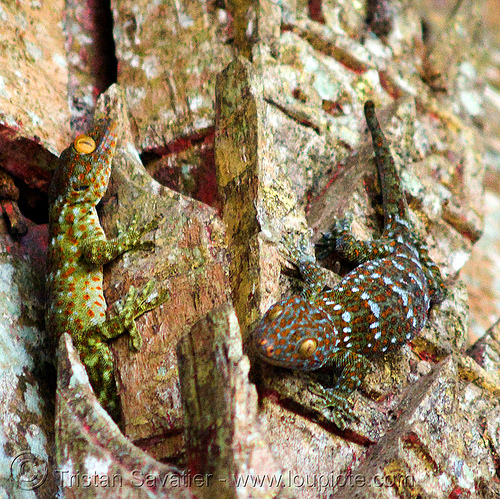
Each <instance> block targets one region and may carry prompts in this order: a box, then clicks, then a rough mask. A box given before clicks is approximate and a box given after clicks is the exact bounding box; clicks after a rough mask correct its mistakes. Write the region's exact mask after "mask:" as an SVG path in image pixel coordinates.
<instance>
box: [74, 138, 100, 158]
mask: <svg viewBox="0 0 500 499" xmlns="http://www.w3.org/2000/svg"><path fill="white" fill-rule="evenodd" d="M73 147H74V148H75V151H76V152H78V153H80V154H90V153H91V152H94V151H95V148H96V145H95V141H94V139H93V138H92V137H89V136H88V135H79V136H78V137H77V138H76V139H75V140H74V142H73Z"/></svg>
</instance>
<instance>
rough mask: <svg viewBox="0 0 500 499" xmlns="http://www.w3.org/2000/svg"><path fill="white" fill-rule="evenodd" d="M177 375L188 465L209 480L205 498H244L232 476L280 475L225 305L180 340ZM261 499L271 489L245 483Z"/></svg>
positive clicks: (234, 325)
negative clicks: (263, 429) (265, 438)
mask: <svg viewBox="0 0 500 499" xmlns="http://www.w3.org/2000/svg"><path fill="white" fill-rule="evenodd" d="M177 353H178V356H179V374H180V380H181V393H182V401H183V407H184V413H185V425H186V428H185V432H186V445H187V456H188V461H189V462H188V464H189V468H190V469H191V471H192V472H193V473H199V474H201V476H203V477H206V479H207V480H210V489H209V490H205V491H204V495H203V497H204V498H214V499H217V498H220V497H224V498H227V499H230V498H234V499H236V498H239V497H242V496H241V495H240V493H239V492H237V490H236V482H235V477H236V476H244V475H249V476H250V475H253V476H257V475H262V476H264V475H269V476H272V475H273V474H274V473H279V469H278V467H277V465H276V463H275V462H274V459H273V457H272V454H271V452H270V450H269V447H268V446H267V444H266V442H265V441H264V439H263V437H262V435H261V433H260V428H261V427H262V426H261V421H260V418H259V417H258V415H257V392H256V390H255V387H254V386H253V385H252V384H250V382H249V381H248V370H249V368H250V365H249V362H248V358H247V357H246V356H244V355H243V354H242V350H241V335H240V330H239V327H238V321H237V319H236V315H235V313H234V310H233V308H232V306H231V305H230V304H229V303H228V304H225V305H223V306H222V307H220V308H219V309H217V310H214V311H212V312H211V313H210V314H208V315H207V316H205V317H204V318H203V319H200V320H199V321H198V322H197V323H196V324H195V325H194V326H193V327H192V328H191V331H190V332H189V334H188V335H187V336H186V337H185V338H183V340H182V341H181V342H180V343H179V346H178V349H177ZM248 489H249V490H248V492H247V493H249V494H250V495H251V497H255V498H264V497H270V494H272V493H273V491H274V492H276V489H275V488H273V487H260V488H252V487H250V486H249V487H248Z"/></svg>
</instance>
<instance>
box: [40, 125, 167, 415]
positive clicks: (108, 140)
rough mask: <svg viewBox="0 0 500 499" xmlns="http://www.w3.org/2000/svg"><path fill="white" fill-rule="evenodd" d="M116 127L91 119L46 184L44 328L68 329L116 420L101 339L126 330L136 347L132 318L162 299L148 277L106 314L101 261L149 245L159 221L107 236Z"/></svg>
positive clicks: (105, 350)
mask: <svg viewBox="0 0 500 499" xmlns="http://www.w3.org/2000/svg"><path fill="white" fill-rule="evenodd" d="M118 132H119V127H118V123H117V121H116V120H113V119H111V118H105V119H102V120H99V121H96V123H95V125H94V127H93V128H92V130H91V131H90V132H89V133H88V134H87V135H80V136H78V137H77V138H76V139H75V140H74V141H73V143H72V144H71V145H70V146H69V147H68V148H67V149H66V150H65V151H63V153H62V154H61V156H60V158H59V162H58V165H57V168H56V170H55V171H54V175H53V179H52V183H51V185H50V189H49V204H50V209H49V248H48V273H47V292H48V306H47V313H46V327H47V330H48V331H50V332H51V333H52V334H54V336H55V337H56V338H59V336H60V335H61V334H63V333H69V334H70V335H71V337H72V339H73V342H74V344H75V347H76V348H77V350H78V352H79V353H80V358H81V359H82V362H83V363H84V365H85V367H86V369H87V373H88V375H89V379H90V382H91V384H92V386H93V388H94V391H95V393H96V396H97V398H98V400H99V402H100V403H101V405H102V406H103V407H104V408H105V409H106V410H107V411H108V412H109V413H110V415H111V416H112V417H113V419H115V420H117V419H118V418H119V402H118V394H117V391H116V384H115V379H114V374H113V357H112V354H111V351H110V349H109V346H108V345H107V341H108V340H110V339H112V338H115V337H117V336H119V335H121V334H123V333H125V332H129V333H130V341H129V347H130V349H131V350H134V351H137V350H139V349H140V347H141V336H140V334H139V332H138V331H137V329H136V326H135V322H134V319H136V318H137V317H139V316H140V315H142V314H144V313H145V312H147V311H149V310H152V309H153V308H155V307H157V306H158V305H160V304H161V303H162V302H164V301H165V299H166V296H165V294H159V295H158V294H155V293H153V292H152V287H153V284H154V282H153V281H150V282H149V283H148V284H146V286H145V287H144V289H143V290H142V291H140V292H137V290H136V289H135V288H134V287H133V286H131V287H130V290H129V292H128V293H127V296H126V297H125V299H124V301H123V303H122V305H121V307H119V310H118V315H117V316H115V317H113V318H111V319H107V318H106V308H107V306H106V301H105V299H104V294H103V288H102V284H103V265H104V264H106V263H108V262H111V261H112V260H114V259H115V258H117V257H118V256H120V255H122V254H123V253H125V252H126V251H129V250H132V249H142V250H151V249H152V248H153V247H154V244H153V242H151V241H141V240H140V239H141V237H142V236H143V235H144V234H146V233H147V232H150V231H152V230H154V229H156V228H157V227H158V224H159V222H160V220H159V219H158V218H155V219H154V220H152V221H151V222H149V223H148V224H146V225H145V226H144V227H143V228H137V227H133V228H130V229H128V230H127V232H126V233H125V234H123V235H120V236H119V237H117V238H116V239H110V240H107V239H106V236H105V234H104V231H103V230H102V227H101V225H100V223H99V218H98V217H97V212H96V205H97V203H99V201H100V200H101V198H102V197H103V196H104V194H105V192H106V190H107V187H108V182H109V177H110V174H111V162H112V160H113V156H114V153H115V149H116V143H117V139H118Z"/></svg>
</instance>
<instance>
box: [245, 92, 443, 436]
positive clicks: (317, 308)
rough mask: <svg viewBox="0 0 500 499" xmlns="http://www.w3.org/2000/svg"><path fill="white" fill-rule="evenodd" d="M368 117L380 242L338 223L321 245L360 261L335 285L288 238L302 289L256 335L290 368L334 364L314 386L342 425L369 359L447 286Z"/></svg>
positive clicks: (417, 323)
mask: <svg viewBox="0 0 500 499" xmlns="http://www.w3.org/2000/svg"><path fill="white" fill-rule="evenodd" d="M365 116H366V121H367V124H368V128H369V130H370V133H371V135H372V139H373V148H374V150H375V161H376V164H377V169H378V173H379V179H380V184H381V189H382V197H383V210H384V230H383V233H382V236H381V238H380V239H377V240H373V241H359V240H357V239H356V238H355V237H354V236H353V235H352V234H351V233H350V231H349V228H348V226H347V223H346V222H345V221H344V222H338V223H337V224H335V225H334V227H333V228H332V231H331V233H327V234H324V235H323V238H322V239H321V240H320V242H319V243H318V249H320V250H322V251H321V253H322V254H321V255H320V256H326V255H327V254H329V253H330V252H333V251H334V252H335V253H337V254H340V255H341V256H342V257H343V258H345V259H347V260H348V261H350V262H352V263H356V264H358V266H357V267H356V268H355V269H354V270H353V271H352V272H350V273H348V274H347V275H346V276H345V277H343V278H342V279H341V280H340V282H339V283H338V284H337V285H336V286H335V287H333V288H332V289H327V290H324V288H325V279H324V277H323V275H324V274H323V273H322V271H321V268H320V267H319V266H318V265H317V264H316V263H315V261H314V259H313V258H312V257H310V256H307V255H305V254H304V253H303V252H302V251H300V250H299V249H296V248H293V247H292V246H291V244H290V243H288V240H287V239H285V241H284V243H285V244H284V246H285V251H286V258H287V259H288V260H289V261H290V262H291V263H293V264H294V265H295V266H297V267H298V269H299V271H300V273H301V275H302V278H303V279H304V281H305V287H304V289H303V291H302V294H301V295H300V296H292V297H290V298H287V299H283V300H282V301H279V302H278V303H276V304H275V305H273V306H272V307H271V308H270V309H269V310H268V311H267V313H266V314H265V315H264V317H263V318H262V320H261V322H260V323H259V325H258V326H257V328H256V330H255V332H254V343H255V345H256V350H257V353H258V355H259V357H261V358H262V359H264V360H265V361H267V362H269V363H271V364H274V365H277V366H281V367H286V368H289V369H296V370H303V371H313V370H316V369H320V368H324V367H335V368H337V369H338V370H339V371H340V376H339V378H338V380H337V382H336V385H335V386H334V387H333V388H328V389H327V388H324V387H322V386H321V385H319V384H312V385H311V386H312V391H313V392H315V393H316V394H318V395H320V396H321V397H322V398H323V399H325V402H324V403H323V407H332V408H333V413H332V417H333V419H334V421H335V423H336V424H337V426H339V427H341V428H342V427H344V426H345V422H346V421H347V420H352V419H355V416H354V414H353V411H352V409H351V407H350V405H349V404H348V401H347V399H348V397H349V395H350V394H351V393H352V392H353V391H354V390H355V389H356V388H358V387H359V386H360V384H361V380H362V378H363V376H364V375H365V374H366V373H368V372H369V371H370V370H371V363H370V361H369V359H370V358H373V357H377V356H381V355H384V354H385V353H386V352H389V351H391V350H394V349H396V348H398V347H401V346H402V345H404V344H405V343H408V342H409V341H410V340H411V339H412V338H413V337H414V336H415V335H416V334H417V333H418V332H419V331H420V330H421V329H422V328H423V327H424V325H425V323H426V320H427V314H428V311H429V308H430V306H431V304H433V303H438V302H440V301H442V299H443V297H444V292H445V291H444V284H443V280H442V277H441V274H440V271H439V269H438V267H437V265H436V264H435V263H434V262H432V260H431V259H430V258H429V256H428V251H427V246H426V244H425V243H424V242H423V241H422V240H421V239H420V238H419V237H418V236H417V235H416V233H415V232H414V229H413V226H412V223H411V221H410V218H409V215H408V206H407V204H406V199H405V196H404V193H403V189H402V187H401V182H400V178H399V175H398V172H397V168H396V165H395V163H394V160H393V158H392V156H391V154H390V152H389V148H388V146H387V143H386V139H385V137H384V135H383V134H382V131H381V129H380V125H379V123H378V120H377V118H376V116H375V111H374V105H373V103H372V102H371V101H367V102H366V104H365Z"/></svg>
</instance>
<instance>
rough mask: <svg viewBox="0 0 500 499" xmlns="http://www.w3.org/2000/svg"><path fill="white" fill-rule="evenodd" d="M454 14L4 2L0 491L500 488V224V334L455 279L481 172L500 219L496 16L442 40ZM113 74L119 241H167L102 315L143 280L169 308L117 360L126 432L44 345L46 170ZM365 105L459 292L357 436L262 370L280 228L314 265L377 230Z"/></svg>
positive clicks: (394, 8)
mask: <svg viewBox="0 0 500 499" xmlns="http://www.w3.org/2000/svg"><path fill="white" fill-rule="evenodd" d="M435 4H436V2H433V4H432V7H431V8H429V6H427V7H425V5H424V4H423V3H422V4H421V3H416V2H403V1H394V2H387V1H374V2H367V4H365V3H363V2H353V1H351V0H338V1H317V0H310V1H309V2H302V1H299V2H291V1H290V2H289V1H286V0H285V1H283V2H279V3H275V2H271V1H267V0H261V1H258V2H247V1H239V0H238V1H228V2H227V3H226V4H225V5H224V4H222V3H220V2H184V3H183V2H178V1H176V2H172V1H166V0H164V1H160V2H139V3H138V2H129V3H127V2H122V1H114V2H112V5H111V6H110V7H109V6H108V7H106V6H105V5H104V7H103V5H101V4H100V5H98V3H97V2H91V1H88V2H71V1H70V2H66V4H65V6H63V5H62V3H58V2H45V3H39V2H31V3H23V2H17V3H12V2H11V3H8V4H6V3H3V4H1V5H0V21H1V23H2V34H1V35H0V36H1V40H2V45H1V46H2V50H1V51H0V52H1V53H0V60H1V63H2V64H0V146H1V147H0V168H1V169H2V174H1V175H0V209H1V211H2V215H3V218H2V219H0V241H1V242H0V312H1V313H0V315H1V317H2V319H1V321H0V401H1V402H2V404H1V407H2V409H1V418H0V444H1V447H0V492H4V495H5V496H6V497H54V496H55V495H56V494H57V493H58V492H59V494H60V495H61V496H67V497H143V496H144V497H201V498H203V497H214V498H215V497H235V498H236V497H238V498H243V497H282V498H292V497H297V498H306V499H308V498H324V497H335V498H337V497H339V498H340V497H420V498H434V497H437V498H440V497H451V498H458V497H478V498H479V497H497V496H498V494H500V487H499V486H498V483H499V476H500V473H499V471H498V470H499V462H500V443H499V442H500V438H499V432H500V430H499V428H500V408H499V404H498V397H499V396H500V376H499V372H500V371H499V370H500V354H499V352H500V343H499V342H500V338H499V336H500V335H499V333H498V322H496V318H497V317H498V306H497V305H496V301H497V294H498V286H497V285H496V284H495V282H497V281H496V280H495V279H496V275H498V274H495V273H492V272H488V273H485V274H484V275H483V274H482V273H481V272H482V271H483V269H484V268H488V269H490V268H491V269H494V264H495V259H496V260H498V258H497V255H496V254H495V251H496V252H497V251H498V250H497V249H493V256H491V255H492V248H496V247H497V246H495V245H498V234H497V232H498V231H496V230H494V229H492V228H491V227H493V226H494V225H493V224H489V225H487V227H486V232H487V238H486V239H485V241H486V243H483V244H485V245H486V246H484V248H485V249H484V251H486V252H489V253H486V254H487V255H488V254H489V255H490V257H489V258H490V262H491V263H488V266H486V265H485V264H484V262H483V261H482V260H479V262H478V260H477V259H476V261H475V263H474V262H473V264H472V265H471V266H469V269H470V270H469V278H468V281H469V282H471V281H472V283H473V284H474V282H476V284H477V281H478V278H479V279H480V280H479V283H480V284H479V285H478V288H479V290H480V293H481V294H480V293H479V292H477V291H476V292H475V293H474V294H473V299H474V301H473V304H474V305H475V308H479V305H481V304H482V303H481V302H486V303H487V305H488V306H489V308H487V309H486V310H487V312H486V313H483V316H484V317H478V318H476V319H475V322H474V326H473V330H474V331H475V333H476V334H477V333H478V331H480V332H484V330H485V329H487V327H486V326H485V324H487V325H488V326H490V325H491V324H493V323H494V325H493V326H491V328H490V329H489V330H488V331H487V333H486V334H485V335H484V336H483V337H482V338H481V339H480V340H478V341H477V342H476V343H475V344H474V345H468V344H467V335H468V332H469V328H468V321H469V313H468V308H467V304H468V299H467V294H466V291H465V287H464V285H463V284H462V283H461V281H460V280H459V279H458V278H457V276H458V272H459V271H460V270H461V268H462V267H463V265H464V263H465V262H466V260H467V259H468V257H469V254H470V252H471V250H472V251H474V248H473V244H474V243H475V242H476V241H477V240H478V238H479V237H480V235H481V232H482V230H483V226H482V221H481V220H482V218H481V217H482V199H483V196H482V178H483V176H482V175H483V168H482V167H483V163H485V164H486V165H489V166H490V168H491V171H490V172H489V174H488V177H487V179H489V182H490V191H489V194H488V197H487V199H488V200H489V201H490V202H497V203H498V186H495V182H496V183H498V172H495V171H494V168H495V167H496V168H498V158H499V157H500V153H499V152H498V151H500V146H499V145H498V133H499V130H498V128H497V127H498V123H500V119H498V117H499V116H500V105H499V102H500V97H499V88H500V76H499V74H500V72H499V70H498V61H497V62H496V63H495V62H494V58H493V57H492V58H491V60H490V62H488V61H487V58H485V57H483V52H482V50H483V37H484V35H483V34H482V33H481V31H480V30H478V29H477V28H478V22H479V19H480V18H479V15H480V12H479V9H480V8H481V6H482V2H474V1H472V0H470V1H464V2H457V3H456V5H454V7H453V9H452V8H450V9H449V11H448V12H447V13H445V15H443V16H441V17H442V19H444V21H442V22H438V21H437V20H436V16H435V14H436V11H437V8H435ZM367 17H368V19H367ZM112 20H113V21H114V25H113V35H114V40H112V39H111V27H112ZM496 53H497V54H498V51H497V52H496ZM234 56H239V57H235V58H234V59H233V57H234ZM485 60H486V63H485V62H484V61H485ZM484 67H486V68H488V72H484V71H482V70H481V68H484ZM115 78H117V79H118V83H119V84H120V85H121V87H122V90H120V89H118V88H117V87H113V88H112V89H110V90H109V91H108V93H107V94H106V95H105V96H104V97H102V98H101V100H100V101H99V105H98V107H99V110H98V113H99V112H100V113H102V112H103V111H104V110H106V109H111V108H112V109H114V111H113V112H117V113H119V116H120V120H121V123H122V126H123V127H124V130H125V131H126V133H125V139H124V140H123V141H122V143H121V144H119V146H118V153H117V157H116V161H115V163H114V165H113V168H114V170H113V177H112V182H111V184H110V188H109V192H108V196H107V197H106V199H105V200H104V202H103V203H102V206H101V218H102V220H103V225H104V227H105V230H106V232H107V233H108V234H109V235H114V234H115V233H116V231H117V226H118V225H120V224H121V225H122V226H127V225H129V224H130V223H131V222H132V221H133V220H135V221H136V222H137V223H141V222H145V221H148V220H149V219H150V218H151V217H153V216H154V215H155V214H160V213H161V214H162V215H164V217H165V222H164V223H163V224H162V225H161V227H160V228H159V229H158V230H157V231H156V232H155V233H154V234H151V235H150V236H148V237H151V238H153V239H154V241H155V243H156V247H155V250H154V251H153V252H150V253H144V252H142V253H141V252H135V253H131V254H129V255H126V256H125V257H124V258H122V259H120V260H118V261H117V262H115V263H113V264H112V265H110V266H108V268H107V269H106V274H105V280H106V289H105V293H106V299H107V301H108V304H110V306H112V304H113V303H114V302H115V301H116V300H119V299H120V298H122V297H123V296H124V294H125V293H126V290H127V288H128V287H129V286H130V285H131V284H133V285H134V286H137V287H140V286H142V285H143V284H144V283H146V282H147V281H148V280H149V279H150V278H155V280H156V282H157V286H158V288H159V289H168V291H169V300H168V301H167V302H166V303H165V304H163V305H162V306H161V307H160V308H159V309H157V310H154V311H152V312H150V313H148V314H146V315H145V316H143V317H142V318H141V319H139V320H138V327H139V329H140V330H141V332H142V335H143V339H144V347H143V349H142V350H141V352H139V353H137V354H131V353H130V352H129V351H128V348H127V344H126V343H127V339H126V338H120V339H118V340H117V341H116V342H114V344H113V345H112V348H113V351H114V354H115V359H116V375H117V379H118V385H119V386H118V388H119V393H120V396H121V402H122V410H123V420H122V423H121V427H120V428H118V427H117V426H116V425H114V423H113V422H112V421H111V420H110V418H109V417H108V416H107V414H106V413H105V412H104V411H103V410H102V408H101V407H100V406H99V405H98V404H97V401H96V399H95V397H94V395H93V393H92V391H91V388H90V386H89V384H88V379H87V377H86V374H85V372H84V370H83V367H82V365H81V363H80V361H79V358H78V355H77V354H76V352H75V351H74V349H73V347H72V343H71V340H70V339H69V338H68V337H67V336H63V337H62V338H61V340H60V342H59V343H58V342H56V341H53V340H55V339H54V338H52V337H51V332H50V331H47V332H45V331H44V328H43V307H44V296H43V272H44V259H45V248H46V238H47V230H46V222H47V215H46V213H47V206H46V202H47V201H46V194H45V193H46V190H47V186H48V182H49V181H50V178H51V170H52V164H51V163H52V161H53V160H54V158H55V156H54V155H55V154H57V153H58V152H59V151H61V150H62V149H63V148H64V147H66V146H67V144H68V143H69V141H70V140H71V137H72V134H71V133H70V124H71V126H72V128H73V131H75V132H76V131H82V130H83V129H84V128H85V126H86V124H87V123H88V121H89V117H90V116H92V114H93V109H94V107H95V106H96V104H97V102H98V95H99V94H100V93H101V92H102V91H104V90H105V89H106V88H107V87H108V86H109V83H111V82H113V81H114V79H115ZM123 94H124V95H125V97H123ZM367 98H371V99H373V100H375V102H376V104H377V106H378V109H380V113H379V114H380V118H381V124H382V127H383V129H384V131H385V133H386V135H387V137H388V139H389V141H390V144H391V149H392V151H393V153H394V156H395V160H396V162H397V163H398V166H399V167H400V170H401V172H402V177H403V184H404V189H405V192H406V193H407V197H408V201H409V204H410V208H411V210H412V216H413V219H414V222H415V224H416V226H417V230H418V231H419V232H420V233H421V234H422V235H423V236H424V237H425V238H426V239H427V242H428V243H429V246H430V247H431V255H432V257H433V258H434V259H435V261H436V262H437V263H438V264H439V265H440V268H441V270H442V272H443V274H444V276H445V277H446V278H447V282H448V289H449V294H448V296H447V299H446V301H445V302H443V303H442V304H441V305H440V306H439V307H436V308H435V309H434V310H433V311H432V314H431V316H430V320H429V323H428V325H427V327H426V328H425V330H424V331H423V332H422V334H421V335H420V336H419V337H417V338H416V339H415V340H414V341H413V342H412V344H411V345H407V346H405V347H404V348H403V349H402V350H401V351H400V352H398V353H396V354H393V355H391V356H390V357H387V358H385V359H381V360H380V362H378V363H377V365H376V370H375V371H374V372H373V373H372V374H370V375H369V376H367V378H366V379H365V381H364V383H363V386H362V389H361V390H359V391H357V392H356V393H355V394H354V396H353V397H352V401H353V403H354V408H355V411H356V413H357V415H358V416H359V422H356V423H354V424H352V425H350V426H349V427H348V428H347V429H346V430H345V431H343V432H341V431H339V430H338V429H337V428H336V427H335V426H334V424H333V423H332V422H331V420H330V417H329V413H328V411H324V412H322V411H320V410H318V408H317V405H316V403H317V399H316V397H315V396H314V395H313V394H312V393H311V392H309V390H308V389H307V385H308V382H309V380H310V376H308V375H306V374H304V373H294V372H290V371H285V370H280V369H274V368H271V367H269V366H266V365H262V364H259V363H258V362H257V361H256V360H254V359H253V357H252V351H251V348H249V344H250V342H249V340H250V338H251V332H252V328H253V326H254V324H255V322H256V321H257V320H258V319H259V317H260V316H261V315H262V313H264V312H265V310H266V309H267V308H268V307H269V306H270V305H271V304H272V303H273V302H274V301H276V300H277V299H279V298H280V297H282V296H283V295H286V294H287V293H292V292H295V291H297V290H298V289H300V285H298V284H297V282H296V280H295V279H293V278H291V274H290V272H289V270H290V269H288V270H287V271H285V272H282V270H284V267H286V266H287V265H286V264H285V263H284V262H283V259H282V257H281V256H280V255H279V252H278V248H277V243H278V242H279V240H280V238H281V235H282V234H283V233H284V232H285V231H286V230H290V229H292V230H296V231H297V234H298V236H297V237H298V239H300V242H301V244H303V245H305V246H306V248H307V250H308V251H310V252H312V251H313V246H312V244H311V242H315V241H317V240H318V238H319V237H320V235H321V231H325V230H327V229H328V228H329V224H330V223H331V221H332V217H334V216H335V217H339V218H340V217H344V216H346V215H350V216H351V217H352V219H353V228H354V232H355V233H356V235H358V236H359V237H362V238H369V237H372V236H375V237H376V236H377V235H378V234H379V232H380V228H381V213H380V210H379V208H378V204H379V203H378V196H379V194H380V193H379V189H378V186H377V181H376V174H375V167H374V165H373V162H372V161H371V159H370V158H371V155H372V150H371V145H370V143H369V140H368V137H367V134H366V131H365V124H364V121H363V117H362V104H363V102H364V101H365V100H366V99H367ZM127 107H128V109H127ZM478 130H483V132H482V133H478ZM482 139H484V140H482ZM484 145H486V147H487V153H488V154H486V155H484V150H483V146H484ZM143 165H144V166H143ZM151 176H152V177H154V179H155V180H153V179H152V178H151ZM309 238H310V240H309ZM322 263H324V265H325V266H326V267H327V268H329V269H333V268H336V264H335V262H333V261H326V262H322ZM340 270H341V272H344V271H345V270H346V269H344V268H341V269H340ZM326 272H329V271H328V270H327V271H326ZM331 277H332V280H333V279H334V276H333V275H332V276H331ZM481 327H482V328H483V329H482V330H481ZM57 343H58V344H57ZM242 346H243V348H242ZM56 348H57V349H58V354H57V362H56V361H54V360H53V359H55V351H56ZM249 359H250V361H249ZM56 364H57V366H56ZM56 368H57V382H58V386H57V404H55V399H54V397H55V392H56V387H55V377H56V374H55V373H56ZM249 372H250V376H249ZM54 407H55V411H54ZM54 412H55V417H54ZM54 424H55V432H54ZM54 433H55V435H56V438H57V448H58V451H57V462H56V452H55V445H54ZM127 437H128V438H127ZM164 463H168V464H164ZM177 467H178V468H179V469H177ZM134 470H139V471H138V472H135V471H134ZM56 471H58V472H56ZM63 473H64V474H63ZM70 476H73V478H72V479H70ZM64 479H66V480H64ZM238 479H239V480H241V481H240V482H239V483H238ZM68 480H69V481H68ZM0 495H1V494H0ZM2 497H3V496H2Z"/></svg>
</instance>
